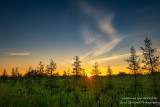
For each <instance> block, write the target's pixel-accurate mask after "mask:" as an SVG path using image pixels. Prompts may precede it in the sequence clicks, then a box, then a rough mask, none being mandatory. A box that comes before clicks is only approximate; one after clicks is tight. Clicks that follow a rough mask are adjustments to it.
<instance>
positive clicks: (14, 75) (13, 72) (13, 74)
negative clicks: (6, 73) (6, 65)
mask: <svg viewBox="0 0 160 107" xmlns="http://www.w3.org/2000/svg"><path fill="white" fill-rule="evenodd" d="M12 77H16V72H15V71H14V68H12Z"/></svg>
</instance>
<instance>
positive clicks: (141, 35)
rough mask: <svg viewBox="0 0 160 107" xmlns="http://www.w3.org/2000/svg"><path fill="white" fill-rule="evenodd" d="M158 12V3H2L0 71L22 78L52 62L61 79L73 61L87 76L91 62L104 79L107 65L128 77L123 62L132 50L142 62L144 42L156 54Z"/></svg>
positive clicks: (159, 25) (15, 0) (156, 0)
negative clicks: (77, 61) (15, 72)
mask: <svg viewBox="0 0 160 107" xmlns="http://www.w3.org/2000/svg"><path fill="white" fill-rule="evenodd" d="M159 11H160V1H159V0H110V1H107V0H53V1H52V0H10V1H9V0H1V1H0V37H1V38H0V72H1V73H2V71H3V69H5V68H6V69H7V72H8V74H10V73H11V69H12V68H15V67H17V66H18V68H19V72H20V73H23V74H24V73H26V71H27V70H28V68H29V66H32V68H33V69H37V68H38V64H39V62H40V61H42V63H43V64H44V66H45V67H46V65H47V64H49V62H50V60H51V58H52V59H53V61H54V62H55V63H57V70H56V71H55V72H59V73H60V74H62V73H63V71H64V70H68V68H70V70H72V68H73V66H72V63H73V61H74V60H73V58H74V57H75V56H79V58H80V60H81V67H82V68H84V69H85V71H86V73H87V74H89V73H90V72H91V71H92V68H93V67H92V66H93V64H94V63H95V62H98V64H99V69H100V70H101V72H102V74H103V75H105V74H106V71H107V66H108V65H110V66H111V68H112V70H113V74H117V73H118V72H123V71H125V72H130V71H129V70H127V69H126V67H127V65H128V64H127V62H125V61H124V59H126V58H128V57H129V55H130V54H129V52H130V48H131V46H134V48H135V49H136V52H137V55H139V57H140V58H141V59H143V56H142V51H141V50H140V47H141V46H143V45H144V43H143V40H144V39H145V37H149V38H150V39H151V40H152V43H153V48H156V49H157V50H158V52H157V54H159V53H160V52H159V50H160V42H159V40H160V35H159V34H160V20H159V19H160V12H159Z"/></svg>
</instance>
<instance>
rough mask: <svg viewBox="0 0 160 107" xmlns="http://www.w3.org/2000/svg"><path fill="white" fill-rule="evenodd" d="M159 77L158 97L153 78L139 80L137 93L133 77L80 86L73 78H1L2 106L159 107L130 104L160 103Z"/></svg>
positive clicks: (82, 79) (90, 79)
mask: <svg viewBox="0 0 160 107" xmlns="http://www.w3.org/2000/svg"><path fill="white" fill-rule="evenodd" d="M159 77H160V73H156V78H155V79H156V83H157V84H156V85H157V90H158V93H157V94H155V92H154V88H153V81H152V79H151V76H150V75H138V76H137V78H138V79H137V81H138V82H137V84H136V85H137V88H136V91H135V89H134V75H112V76H111V79H110V81H109V78H108V76H98V77H85V76H80V77H79V78H78V83H77V85H76V84H75V77H74V76H54V77H53V81H52V83H51V82H50V77H47V76H41V77H15V78H13V77H8V78H5V79H4V78H2V77H1V79H0V90H1V91H0V106H1V107H6V106H7V107H8V106H9V107H22V106H23V107H30V106H36V107H37V106H42V107H131V106H136V107H148V106H149V107H157V106H158V103H156V104H146V103H142V102H141V103H139V104H135V103H134V104H131V103H132V102H140V101H144V102H150V103H151V102H160V79H159ZM126 98H132V99H126ZM134 98H136V99H134ZM138 98H139V99H138ZM144 98H150V99H144ZM151 98H157V99H151ZM126 102H127V104H126Z"/></svg>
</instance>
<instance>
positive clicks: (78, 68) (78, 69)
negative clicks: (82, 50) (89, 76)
mask: <svg viewBox="0 0 160 107" xmlns="http://www.w3.org/2000/svg"><path fill="white" fill-rule="evenodd" d="M73 59H74V60H75V62H74V63H73V64H72V66H74V68H73V72H72V73H73V75H75V77H76V80H75V81H76V86H77V81H78V77H79V75H80V72H81V70H82V69H81V65H80V63H81V61H80V60H79V57H78V56H75V58H73Z"/></svg>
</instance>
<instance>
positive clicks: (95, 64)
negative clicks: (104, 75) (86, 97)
mask: <svg viewBox="0 0 160 107" xmlns="http://www.w3.org/2000/svg"><path fill="white" fill-rule="evenodd" d="M91 74H92V75H93V76H99V75H100V74H101V72H100V70H99V69H98V63H97V62H95V63H94V65H93V69H92V72H91Z"/></svg>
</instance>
